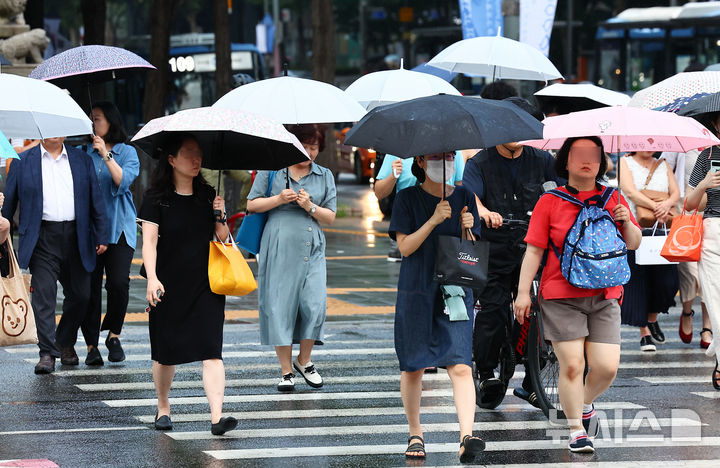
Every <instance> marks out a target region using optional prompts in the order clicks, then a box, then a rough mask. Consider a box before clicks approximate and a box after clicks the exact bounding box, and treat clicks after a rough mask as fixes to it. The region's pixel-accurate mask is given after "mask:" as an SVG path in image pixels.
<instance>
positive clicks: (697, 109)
mask: <svg viewBox="0 0 720 468" xmlns="http://www.w3.org/2000/svg"><path fill="white" fill-rule="evenodd" d="M712 112H720V93H713V94H707V95H705V96H703V97H701V98H699V99H695V100H693V101H692V102H690V103H689V104H687V105H686V106H684V107H683V108H681V109H680V111H679V112H678V114H680V115H684V116H686V117H697V116H699V115H702V114H709V113H712Z"/></svg>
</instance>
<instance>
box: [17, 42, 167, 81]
mask: <svg viewBox="0 0 720 468" xmlns="http://www.w3.org/2000/svg"><path fill="white" fill-rule="evenodd" d="M141 70H155V67H153V66H152V65H151V64H150V63H148V61H147V60H145V59H144V58H142V57H140V56H139V55H137V54H135V53H133V52H130V51H129V50H125V49H122V48H120V47H110V46H104V45H88V46H79V47H73V48H72V49H68V50H66V51H65V52H61V53H59V54H57V55H54V56H52V57H50V58H49V59H47V60H45V61H43V62H42V63H41V64H40V65H38V66H37V68H35V70H33V71H32V73H30V75H29V77H30V78H35V79H38V80H43V81H50V82H51V83H53V84H54V85H56V86H59V87H61V88H68V87H71V86H75V85H86V84H88V83H102V82H105V81H111V80H114V79H116V78H125V77H127V76H129V75H132V74H133V73H137V72H138V71H141Z"/></svg>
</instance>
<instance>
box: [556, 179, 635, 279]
mask: <svg viewBox="0 0 720 468" xmlns="http://www.w3.org/2000/svg"><path fill="white" fill-rule="evenodd" d="M614 192H615V189H614V188H612V187H605V189H604V190H603V192H602V194H600V195H595V196H593V197H590V198H588V199H587V200H585V202H584V203H583V202H581V201H580V200H578V199H577V198H575V197H573V196H572V195H570V194H568V193H565V192H562V191H560V190H557V189H555V190H550V191H549V192H545V194H544V195H543V196H551V195H552V196H556V197H560V198H562V199H563V200H565V201H567V202H569V203H572V204H573V205H577V206H579V207H580V212H579V213H578V215H577V217H576V218H575V222H574V223H573V225H572V227H571V228H570V230H568V232H567V235H566V236H565V241H564V242H563V245H562V250H561V249H559V248H558V247H556V246H555V245H554V244H553V243H552V241H550V247H551V248H552V250H553V252H555V255H557V257H558V259H559V260H560V271H561V272H562V274H563V276H564V277H565V279H567V280H568V282H569V283H570V284H571V285H573V286H575V287H577V288H585V289H602V288H609V287H612V286H620V285H623V284H625V283H627V282H628V280H630V266H629V265H628V261H627V245H626V244H625V240H624V239H623V237H622V235H621V234H620V231H619V230H618V228H617V225H616V224H615V221H614V220H613V218H612V216H611V215H610V213H609V212H608V210H606V209H605V205H607V202H608V200H610V197H611V196H612V194H613V193H614Z"/></svg>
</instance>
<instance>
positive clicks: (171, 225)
mask: <svg viewBox="0 0 720 468" xmlns="http://www.w3.org/2000/svg"><path fill="white" fill-rule="evenodd" d="M214 197H215V191H214V190H213V189H212V187H205V188H203V193H202V195H201V196H200V197H196V196H191V195H178V194H177V193H173V194H172V195H171V196H170V197H169V199H167V200H161V199H159V198H154V197H151V196H147V195H146V196H145V199H144V201H143V205H142V207H141V208H140V213H139V219H140V221H145V222H149V223H154V224H157V225H158V233H159V237H158V244H157V262H156V272H157V276H158V279H159V280H160V282H161V283H162V284H163V286H164V287H165V294H164V295H163V296H162V301H161V302H159V303H158V305H157V307H154V308H151V310H150V320H149V321H150V349H151V355H152V359H153V361H157V362H159V363H160V364H165V365H174V364H183V363H187V362H194V361H203V360H205V359H222V341H223V323H224V321H225V296H221V295H218V294H215V293H213V292H212V291H211V290H210V282H209V280H208V256H209V249H210V241H211V240H212V237H213V232H214V230H215V219H214V216H213V209H212V200H213V198H214Z"/></svg>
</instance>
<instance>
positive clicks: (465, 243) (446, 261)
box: [435, 229, 490, 290]
mask: <svg viewBox="0 0 720 468" xmlns="http://www.w3.org/2000/svg"><path fill="white" fill-rule="evenodd" d="M468 231H470V230H469V229H468ZM468 234H469V236H468V237H471V236H472V234H471V233H470V232H468ZM489 258H490V243H489V242H487V241H479V240H472V239H462V238H460V237H455V236H438V237H437V240H436V241H435V280H436V281H437V282H438V283H440V284H451V285H454V286H465V287H468V288H471V289H474V290H482V289H484V288H485V285H486V284H487V281H488V259H489Z"/></svg>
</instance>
